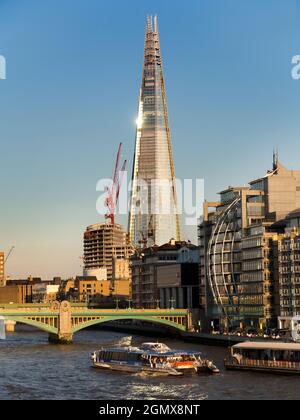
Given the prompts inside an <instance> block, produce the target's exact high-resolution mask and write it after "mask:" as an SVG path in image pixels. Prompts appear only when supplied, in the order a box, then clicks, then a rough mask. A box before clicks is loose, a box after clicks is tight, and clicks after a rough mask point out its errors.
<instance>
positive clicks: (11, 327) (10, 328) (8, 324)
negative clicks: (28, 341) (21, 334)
mask: <svg viewBox="0 0 300 420" xmlns="http://www.w3.org/2000/svg"><path fill="white" fill-rule="evenodd" d="M15 326H16V321H10V320H7V321H5V330H6V332H15Z"/></svg>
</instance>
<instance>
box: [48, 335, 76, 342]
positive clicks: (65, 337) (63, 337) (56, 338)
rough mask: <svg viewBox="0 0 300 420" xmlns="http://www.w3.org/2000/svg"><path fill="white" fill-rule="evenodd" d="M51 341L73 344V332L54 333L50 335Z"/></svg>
mask: <svg viewBox="0 0 300 420" xmlns="http://www.w3.org/2000/svg"><path fill="white" fill-rule="evenodd" d="M48 341H49V343H53V344H72V343H73V334H70V333H69V334H52V333H50V334H49V336H48Z"/></svg>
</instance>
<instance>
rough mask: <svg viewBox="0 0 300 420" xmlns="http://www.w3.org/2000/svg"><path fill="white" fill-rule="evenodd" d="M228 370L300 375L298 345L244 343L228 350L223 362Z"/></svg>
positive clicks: (262, 342) (264, 342)
mask: <svg viewBox="0 0 300 420" xmlns="http://www.w3.org/2000/svg"><path fill="white" fill-rule="evenodd" d="M224 364H225V367H226V369H229V370H248V371H249V370H252V371H256V372H270V373H280V374H298V375H299V374H300V343H282V342H272V341H261V342H260V341H258V342H254V341H253V342H251V341H246V342H244V343H239V344H235V345H234V346H232V347H231V348H230V354H229V357H228V358H227V359H225V361H224Z"/></svg>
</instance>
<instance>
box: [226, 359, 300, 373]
mask: <svg viewBox="0 0 300 420" xmlns="http://www.w3.org/2000/svg"><path fill="white" fill-rule="evenodd" d="M224 366H225V368H226V369H227V370H242V371H247V372H261V373H272V374H277V375H300V369H290V368H283V367H267V366H249V365H242V364H240V365H236V364H233V363H226V362H225V363H224Z"/></svg>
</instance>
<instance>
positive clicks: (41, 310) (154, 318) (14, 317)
mask: <svg viewBox="0 0 300 420" xmlns="http://www.w3.org/2000/svg"><path fill="white" fill-rule="evenodd" d="M25 308H27V309H28V308H30V309H31V311H28V310H27V311H26V310H25ZM1 309H2V310H1ZM73 309H74V311H73V312H72V314H71V316H72V317H73V318H83V317H96V316H97V317H98V316H99V317H103V318H102V319H93V320H90V321H87V322H85V321H83V322H81V323H80V324H79V325H74V326H73V327H72V331H71V332H72V333H75V332H77V331H80V330H82V329H84V328H87V327H90V326H92V325H96V324H101V323H104V322H108V321H117V320H122V319H135V320H141V321H149V322H153V323H157V324H162V325H165V326H168V327H172V328H174V329H177V330H180V331H186V327H185V326H184V325H181V324H177V323H175V322H173V321H169V320H166V319H161V318H159V317H160V316H169V317H170V316H173V317H184V316H186V315H187V314H188V311H186V310H176V309H175V310H170V311H168V310H161V311H159V310H153V311H152V310H147V312H146V313H144V311H141V310H136V311H135V310H120V311H117V310H104V311H103V312H102V311H101V310H88V309H87V308H82V312H81V311H78V309H79V308H76V307H74V308H73ZM76 309H77V310H76ZM0 315H1V316H3V317H4V318H5V319H6V320H10V321H16V322H20V323H23V324H27V325H31V326H33V327H36V328H38V329H40V330H42V331H45V332H48V333H52V334H58V328H56V327H53V326H50V325H48V324H45V323H43V322H39V321H35V320H32V319H28V317H39V318H41V317H43V318H44V317H51V318H53V317H54V318H58V316H59V312H58V311H57V312H55V311H49V308H48V307H47V305H45V306H38V305H27V306H25V305H22V306H21V305H15V307H12V305H5V307H3V306H2V305H0Z"/></svg>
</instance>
